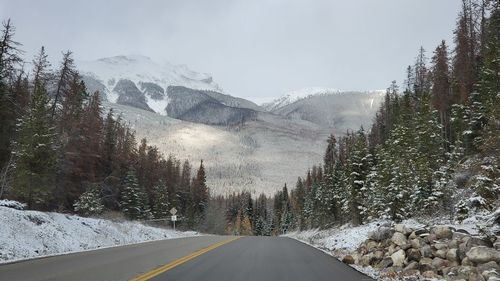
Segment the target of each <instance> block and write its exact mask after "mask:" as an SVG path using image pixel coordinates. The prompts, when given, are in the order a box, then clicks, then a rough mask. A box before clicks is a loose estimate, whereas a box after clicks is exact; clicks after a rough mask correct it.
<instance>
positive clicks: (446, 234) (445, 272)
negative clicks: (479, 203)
mask: <svg viewBox="0 0 500 281" xmlns="http://www.w3.org/2000/svg"><path fill="white" fill-rule="evenodd" d="M343 262H345V263H348V264H358V265H361V266H372V267H374V268H378V269H379V270H381V276H383V277H401V276H414V278H415V279H426V278H438V279H446V280H464V281H465V280H470V281H500V267H499V263H500V237H499V236H496V237H488V238H482V237H476V236H473V235H471V234H469V233H468V232H467V231H465V230H462V229H458V230H457V229H454V228H452V227H449V226H434V227H431V228H422V229H412V228H410V227H407V226H405V225H402V224H396V225H394V226H393V227H391V226H381V227H379V228H378V229H377V230H376V231H374V232H372V233H371V234H370V237H369V239H368V240H366V241H365V242H363V243H362V244H361V245H360V246H359V248H358V249H357V251H356V252H355V253H353V254H352V255H347V256H345V257H344V259H343Z"/></svg>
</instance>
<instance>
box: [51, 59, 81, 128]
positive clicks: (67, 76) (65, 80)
mask: <svg viewBox="0 0 500 281" xmlns="http://www.w3.org/2000/svg"><path fill="white" fill-rule="evenodd" d="M72 55H73V54H72V53H71V52H70V51H67V52H65V53H63V60H62V62H61V67H60V69H59V71H58V73H57V89H56V92H55V94H54V101H53V102H52V107H51V117H52V119H54V118H55V117H56V110H57V107H58V105H59V102H60V101H61V100H63V99H64V98H65V92H67V91H69V90H70V87H71V86H70V84H71V83H75V74H77V72H76V70H75V65H74V61H73V57H72ZM66 98H67V97H66ZM67 113H68V111H66V114H67ZM62 120H65V119H64V116H63V117H62ZM63 122H64V121H63Z"/></svg>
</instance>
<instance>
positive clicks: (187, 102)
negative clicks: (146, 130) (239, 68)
mask: <svg viewBox="0 0 500 281" xmlns="http://www.w3.org/2000/svg"><path fill="white" fill-rule="evenodd" d="M77 67H78V69H79V71H80V73H81V74H82V76H83V79H84V81H85V83H86V85H87V87H88V88H89V90H90V91H96V90H99V91H100V92H101V93H103V95H104V96H105V97H106V99H107V100H108V101H109V102H111V103H117V104H122V105H128V106H133V107H136V108H140V109H144V110H148V111H152V112H156V113H159V114H161V115H168V116H170V117H174V118H177V119H182V120H188V121H193V122H200V123H206V124H214V125H220V124H231V123H233V122H240V121H244V120H246V119H247V118H249V117H250V116H251V115H253V114H254V113H253V111H260V110H261V108H260V107H259V106H258V105H256V104H254V103H252V102H250V101H248V100H245V99H241V98H236V97H232V96H230V95H225V94H223V91H222V89H221V88H220V87H219V85H217V84H216V83H215V82H214V81H213V79H212V77H211V76H210V75H208V74H202V73H198V72H195V71H192V70H190V69H188V68H187V67H186V66H184V65H173V64H170V63H163V64H159V63H156V62H154V61H153V60H151V59H150V58H148V57H145V56H137V55H134V56H115V57H110V58H102V59H99V60H96V61H82V62H78V63H77Z"/></svg>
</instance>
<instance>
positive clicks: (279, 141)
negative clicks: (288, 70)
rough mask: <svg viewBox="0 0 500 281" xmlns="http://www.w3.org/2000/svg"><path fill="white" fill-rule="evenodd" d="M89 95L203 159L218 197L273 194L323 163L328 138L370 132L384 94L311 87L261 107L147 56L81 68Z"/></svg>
mask: <svg viewBox="0 0 500 281" xmlns="http://www.w3.org/2000/svg"><path fill="white" fill-rule="evenodd" d="M78 67H79V70H80V72H81V73H82V74H83V75H84V80H85V82H86V85H87V87H88V89H89V91H96V90H99V91H100V92H101V93H102V94H103V99H105V103H104V104H105V107H106V108H107V109H109V108H113V110H115V111H116V112H119V113H121V115H122V118H123V119H124V120H125V121H126V122H129V123H130V124H131V125H132V126H133V128H134V129H135V130H136V132H137V137H138V138H142V137H147V139H148V140H149V142H150V143H151V144H154V145H156V146H158V147H159V149H160V150H161V151H162V152H163V153H164V154H165V155H169V154H174V155H176V156H178V157H180V158H181V159H184V158H185V159H189V160H190V161H191V162H198V161H199V160H200V159H203V160H204V161H205V165H206V168H207V183H208V185H209V186H210V188H211V190H212V191H213V192H214V193H216V194H227V193H230V192H233V191H241V190H248V191H251V192H253V193H261V192H263V193H266V194H272V193H273V192H274V191H275V190H277V189H279V188H281V187H282V186H283V184H284V183H287V184H288V185H294V184H295V182H296V180H297V177H298V176H302V173H303V172H304V170H306V169H307V168H309V167H311V166H312V165H315V164H319V163H321V161H322V159H323V153H324V149H325V146H326V138H327V137H328V135H329V134H331V133H335V134H342V133H345V131H346V130H357V129H358V128H359V126H361V125H362V126H364V127H365V128H367V127H369V126H370V124H371V121H372V118H373V116H374V114H375V111H376V109H377V108H378V106H379V104H380V102H381V100H382V99H383V96H384V92H383V91H368V92H354V91H337V90H330V89H322V88H315V89H305V90H299V91H295V92H293V93H292V94H293V95H291V94H285V95H283V96H282V97H280V98H278V99H276V100H275V101H273V102H271V103H267V104H264V105H257V104H255V103H253V102H251V101H248V100H245V99H242V98H237V97H233V96H231V95H228V94H227V93H224V91H223V90H222V88H221V87H220V86H219V85H218V84H216V83H215V82H214V81H213V79H212V77H211V76H210V75H208V74H200V73H197V72H195V71H192V70H189V69H188V68H187V67H185V66H175V65H172V64H168V63H165V64H158V63H155V62H153V61H152V60H151V59H149V58H147V57H143V56H117V57H112V58H104V59H100V60H97V61H91V62H80V63H78Z"/></svg>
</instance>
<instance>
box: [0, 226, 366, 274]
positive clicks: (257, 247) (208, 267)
mask: <svg viewBox="0 0 500 281" xmlns="http://www.w3.org/2000/svg"><path fill="white" fill-rule="evenodd" d="M234 238H235V237H228V236H200V237H192V238H180V239H172V240H163V241H155V242H148V243H142V244H135V245H129V246H123V247H114V248H107V249H101V250H95V251H88V252H82V253H75V254H68V255H61V256H55V257H49V258H42V259H35V260H30V261H24V262H18V263H12V264H6V265H0V280H128V279H131V278H134V277H136V278H137V277H138V279H137V280H172V281H194V280H197V281H198V280H201V281H216V280H217V281H223V280H231V281H244V280H252V281H266V280H273V281H275V280H287V281H293V280H297V281H306V280H314V281H322V280H336V281H337V280H338V281H350V280H352V281H358V280H359V281H361V280H372V279H370V278H369V277H367V276H365V275H363V274H361V273H359V272H357V271H356V270H354V269H352V268H351V267H349V266H347V265H345V264H343V263H341V262H339V261H338V260H337V259H335V258H333V257H331V256H329V255H327V254H325V253H323V252H322V251H319V250H317V249H314V248H313V247H310V246H308V245H305V244H303V243H301V242H298V241H295V240H293V239H290V238H281V237H242V238H239V239H236V240H234V241H230V240H232V239H234ZM229 241H230V242H229ZM224 242H226V243H224ZM150 278H151V279H150Z"/></svg>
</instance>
